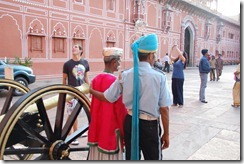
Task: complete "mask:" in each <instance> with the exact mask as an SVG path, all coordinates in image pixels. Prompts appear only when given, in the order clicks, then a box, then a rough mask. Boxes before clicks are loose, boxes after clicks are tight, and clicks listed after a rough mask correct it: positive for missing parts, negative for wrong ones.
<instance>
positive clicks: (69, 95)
mask: <svg viewBox="0 0 244 164" xmlns="http://www.w3.org/2000/svg"><path fill="white" fill-rule="evenodd" d="M0 85H6V86H8V87H10V90H9V93H8V95H7V96H6V99H5V101H4V103H3V108H2V110H1V115H0V159H1V160H84V159H86V158H87V155H88V150H89V148H88V146H87V145H86V142H87V141H86V140H87V139H86V138H82V137H81V136H82V135H83V134H84V133H85V132H87V130H88V128H89V123H90V100H89V99H88V97H87V96H86V93H87V91H88V89H89V88H88V86H86V85H82V86H80V87H77V88H74V87H71V86H68V85H62V84H55V85H48V86H43V87H39V88H36V89H33V90H29V89H28V88H26V87H25V86H23V85H21V84H18V83H17V82H14V81H12V80H6V79H0ZM14 89H18V90H20V91H22V92H23V93H24V95H23V96H21V97H20V98H19V99H18V100H17V101H16V102H14V103H13V102H12V97H13V94H12V93H11V92H13V90H14ZM71 99H76V100H77V104H76V106H75V108H74V110H73V112H72V113H71V115H70V118H69V119H67V113H66V112H65V105H66V102H67V101H69V100H71ZM77 118H78V120H79V127H78V130H77V131H75V132H73V133H71V134H69V132H70V130H71V129H72V126H73V125H74V122H75V120H76V119H77ZM77 138H79V139H80V140H82V139H83V140H84V141H83V142H82V143H80V144H79V145H77V146H73V145H71V142H72V141H74V140H75V139H77Z"/></svg>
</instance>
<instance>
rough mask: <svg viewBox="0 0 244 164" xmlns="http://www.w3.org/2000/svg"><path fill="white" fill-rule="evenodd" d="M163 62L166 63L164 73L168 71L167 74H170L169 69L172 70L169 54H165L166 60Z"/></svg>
mask: <svg viewBox="0 0 244 164" xmlns="http://www.w3.org/2000/svg"><path fill="white" fill-rule="evenodd" d="M163 62H164V69H163V71H164V72H166V70H165V69H167V73H169V69H170V65H169V64H170V58H169V56H168V53H166V54H165V56H164V58H163Z"/></svg>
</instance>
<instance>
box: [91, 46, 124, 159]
mask: <svg viewBox="0 0 244 164" xmlns="http://www.w3.org/2000/svg"><path fill="white" fill-rule="evenodd" d="M122 53H123V50H122V49H120V48H115V47H112V48H104V50H103V56H104V64H105V69H104V71H103V73H101V74H99V75H97V76H96V77H95V78H94V79H93V80H92V83H91V85H92V88H94V89H95V90H98V91H100V92H104V91H105V90H106V89H107V88H109V86H110V85H111V84H112V83H113V82H114V81H115V80H116V76H115V75H113V73H114V72H115V71H118V69H119V67H120V57H121V55H122ZM90 113H91V122H90V125H89V131H88V145H89V146H90V150H89V157H88V159H89V160H122V159H123V155H122V153H123V146H124V130H123V125H124V119H125V116H126V114H127V109H126V108H125V106H124V104H123V102H122V97H120V98H119V99H118V100H117V101H116V102H114V103H110V102H108V101H100V100H98V99H97V98H95V97H94V96H92V100H91V109H90Z"/></svg>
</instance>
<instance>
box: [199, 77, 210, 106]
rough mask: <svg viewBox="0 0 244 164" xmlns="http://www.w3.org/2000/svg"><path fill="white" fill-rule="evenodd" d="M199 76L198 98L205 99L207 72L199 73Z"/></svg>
mask: <svg viewBox="0 0 244 164" xmlns="http://www.w3.org/2000/svg"><path fill="white" fill-rule="evenodd" d="M200 78H201V85H200V92H199V100H200V101H205V89H206V88H207V82H208V74H207V73H200Z"/></svg>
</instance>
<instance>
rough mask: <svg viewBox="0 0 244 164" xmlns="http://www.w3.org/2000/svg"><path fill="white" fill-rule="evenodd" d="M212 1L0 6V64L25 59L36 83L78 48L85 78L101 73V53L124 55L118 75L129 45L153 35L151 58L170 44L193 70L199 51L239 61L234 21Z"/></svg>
mask: <svg viewBox="0 0 244 164" xmlns="http://www.w3.org/2000/svg"><path fill="white" fill-rule="evenodd" d="M217 5H218V0H68V1H67V0H1V1H0V38H1V39H0V59H4V58H5V57H6V58H9V59H10V60H13V59H14V58H15V57H19V58H21V59H22V60H23V59H24V58H31V61H32V62H33V65H32V68H33V70H34V73H35V74H36V75H37V79H44V78H54V77H61V76H62V66H63V63H64V62H65V61H67V60H69V59H70V58H71V56H72V46H73V44H75V43H78V44H81V45H82V47H83V49H84V53H83V57H84V58H86V59H87V60H88V61H89V65H90V73H89V74H90V75H93V74H94V75H95V74H97V73H100V72H101V71H103V68H104V64H103V58H102V49H103V47H106V46H107V47H113V46H116V47H120V48H123V49H124V55H123V57H122V69H126V68H129V67H131V66H132V65H133V57H132V52H131V49H130V45H131V43H132V42H133V41H134V40H136V39H137V38H139V37H140V36H141V35H142V34H148V33H156V34H157V36H158V40H159V49H158V52H157V54H156V55H157V58H160V59H162V58H163V57H164V55H165V54H166V53H167V52H169V51H170V49H171V47H172V46H173V45H174V44H177V45H179V47H180V49H181V50H185V51H186V52H187V54H188V67H195V66H197V65H198V62H199V59H200V57H201V50H202V49H203V48H207V49H209V52H210V53H211V54H213V55H216V54H222V55H223V59H224V61H225V63H226V64H232V63H236V62H237V61H238V59H239V57H240V40H241V36H240V21H236V20H233V19H230V18H227V17H224V16H223V15H221V14H220V13H218V12H217V10H216V9H217Z"/></svg>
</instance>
